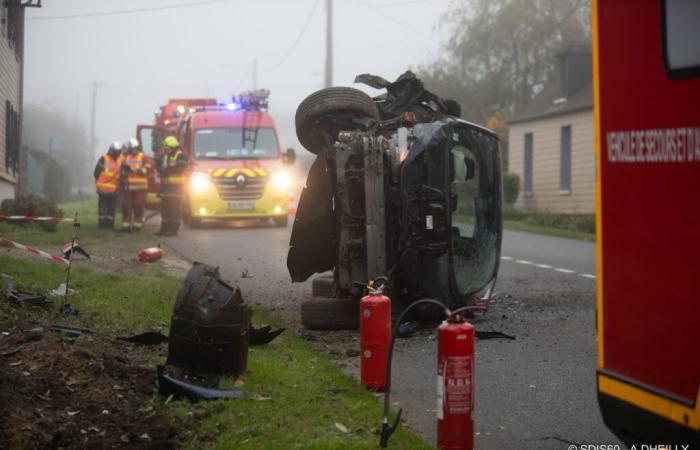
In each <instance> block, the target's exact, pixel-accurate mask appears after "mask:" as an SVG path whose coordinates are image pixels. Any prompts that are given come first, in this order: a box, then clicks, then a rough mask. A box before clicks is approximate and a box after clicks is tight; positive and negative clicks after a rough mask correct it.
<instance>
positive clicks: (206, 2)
mask: <svg viewBox="0 0 700 450" xmlns="http://www.w3.org/2000/svg"><path fill="white" fill-rule="evenodd" d="M230 1H231V0H203V1H200V2H197V3H192V2H189V3H179V4H176V5H168V6H151V7H148V8H134V9H121V10H117V11H103V12H93V13H78V14H64V15H60V16H37V17H28V18H27V20H29V21H39V20H63V19H82V18H86V17H103V16H117V15H123V14H137V13H142V12H152V11H162V10H166V9H180V8H190V7H192V6H204V5H210V4H213V3H228V2H230Z"/></svg>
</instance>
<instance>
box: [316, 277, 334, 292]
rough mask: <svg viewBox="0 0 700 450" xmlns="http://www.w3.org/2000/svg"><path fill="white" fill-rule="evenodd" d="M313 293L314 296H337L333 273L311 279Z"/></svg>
mask: <svg viewBox="0 0 700 450" xmlns="http://www.w3.org/2000/svg"><path fill="white" fill-rule="evenodd" d="M311 295H313V296H314V297H335V279H334V278H333V275H319V276H317V277H316V278H314V279H313V280H311Z"/></svg>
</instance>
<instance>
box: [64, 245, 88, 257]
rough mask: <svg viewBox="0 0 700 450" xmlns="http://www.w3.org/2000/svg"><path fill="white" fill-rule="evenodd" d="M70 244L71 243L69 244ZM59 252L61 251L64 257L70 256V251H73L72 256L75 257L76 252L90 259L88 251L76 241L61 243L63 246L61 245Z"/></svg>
mask: <svg viewBox="0 0 700 450" xmlns="http://www.w3.org/2000/svg"><path fill="white" fill-rule="evenodd" d="M71 244H73V245H72V246H71ZM71 247H72V248H71ZM61 253H63V257H64V258H66V259H67V258H70V257H71V253H74V254H73V257H75V254H78V255H82V256H84V257H86V258H87V259H90V255H89V254H88V252H86V251H85V249H83V247H81V246H80V244H78V243H77V242H74V243H71V242H69V243H67V244H63V247H61Z"/></svg>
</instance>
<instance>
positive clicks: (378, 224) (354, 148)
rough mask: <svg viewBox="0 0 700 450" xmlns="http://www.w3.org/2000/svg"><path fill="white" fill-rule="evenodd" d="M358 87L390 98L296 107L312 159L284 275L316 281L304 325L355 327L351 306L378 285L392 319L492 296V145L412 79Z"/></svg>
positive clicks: (495, 180)
mask: <svg viewBox="0 0 700 450" xmlns="http://www.w3.org/2000/svg"><path fill="white" fill-rule="evenodd" d="M355 81H356V82H362V83H365V84H368V85H369V86H372V87H374V88H378V89H385V90H386V93H385V94H382V95H380V96H377V97H374V98H371V97H369V96H368V95H367V94H365V93H364V92H363V91H360V90H358V89H353V88H347V87H333V88H327V89H322V90H320V91H318V92H316V93H314V94H312V95H310V96H309V97H307V98H306V99H305V100H304V101H303V102H302V103H301V104H300V105H299V107H298V109H297V114H296V129H297V136H298V138H299V141H300V142H301V144H302V145H303V146H304V147H305V148H306V149H308V150H309V151H311V152H312V153H314V154H316V155H317V156H316V159H315V161H314V163H313V165H312V166H311V169H310V171H309V174H308V178H307V181H306V187H305V189H304V190H303V192H302V195H301V199H300V202H299V207H298V210H297V215H296V219H295V222H294V227H293V229H292V235H291V239H290V248H289V254H288V257H287V267H288V269H289V273H290V275H291V278H292V280H293V281H295V282H301V281H305V280H307V279H308V278H309V277H311V276H312V275H314V274H317V273H318V274H320V275H318V276H317V277H316V278H315V279H314V280H313V281H312V289H313V293H314V295H315V296H316V297H317V298H314V299H311V300H308V301H306V302H305V303H304V304H302V323H303V324H304V325H305V326H307V327H310V328H354V327H356V326H357V323H358V317H357V316H358V309H357V299H358V298H359V297H360V296H362V294H363V293H364V286H366V284H367V280H371V279H374V278H376V277H380V276H385V277H386V278H387V280H388V281H387V289H385V292H388V295H389V296H390V297H391V298H392V301H393V302H394V310H395V311H398V310H400V309H401V306H402V305H403V306H405V305H408V304H409V303H410V302H412V301H415V300H417V299H419V298H425V297H430V298H434V299H437V300H440V301H442V302H443V303H445V304H447V305H449V306H450V307H453V308H455V307H459V306H464V305H468V304H470V303H472V302H473V301H474V300H475V299H476V298H477V297H478V296H479V295H480V294H482V293H483V294H484V296H485V297H488V296H490V292H491V291H492V289H493V285H494V283H495V281H496V274H497V272H498V264H499V259H500V248H501V237H502V221H501V192H502V187H501V157H500V151H499V141H498V137H497V136H496V135H495V134H494V133H493V132H491V131H490V130H488V129H485V128H483V127H481V126H478V125H475V124H473V123H470V122H467V121H465V120H462V119H460V118H459V115H460V111H459V109H460V107H459V104H457V103H456V102H455V101H453V100H446V99H442V98H440V97H438V96H437V95H435V94H433V93H431V92H430V91H428V90H426V89H425V88H424V87H423V83H422V82H421V81H420V80H419V79H418V78H416V76H415V75H414V74H413V73H411V72H406V73H404V74H403V75H401V76H400V77H399V78H398V79H397V80H396V81H394V82H388V81H386V80H384V79H383V78H380V77H377V76H373V75H360V76H358V77H357V79H356V80H355ZM329 271H330V272H331V274H327V272H329ZM319 297H327V298H319Z"/></svg>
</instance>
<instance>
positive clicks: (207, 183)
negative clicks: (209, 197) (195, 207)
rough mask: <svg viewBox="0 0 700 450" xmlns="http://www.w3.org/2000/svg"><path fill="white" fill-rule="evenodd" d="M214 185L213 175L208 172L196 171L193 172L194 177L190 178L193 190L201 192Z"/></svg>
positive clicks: (197, 192)
mask: <svg viewBox="0 0 700 450" xmlns="http://www.w3.org/2000/svg"><path fill="white" fill-rule="evenodd" d="M213 186H214V184H213V183H212V182H211V177H210V176H209V175H208V174H206V173H202V172H195V173H193V174H192V178H191V179H190V188H191V189H192V192H194V193H196V194H201V193H203V192H206V191H208V190H209V189H211V188H212V187H213Z"/></svg>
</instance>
